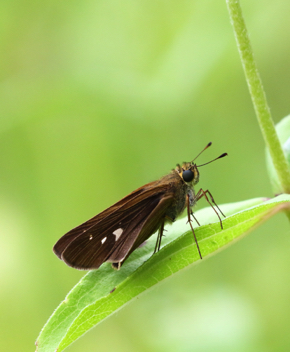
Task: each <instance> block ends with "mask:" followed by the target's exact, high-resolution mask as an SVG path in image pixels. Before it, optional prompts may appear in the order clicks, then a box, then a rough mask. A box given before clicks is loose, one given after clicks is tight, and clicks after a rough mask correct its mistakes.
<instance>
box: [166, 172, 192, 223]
mask: <svg viewBox="0 0 290 352" xmlns="http://www.w3.org/2000/svg"><path fill="white" fill-rule="evenodd" d="M162 181H165V182H168V183H169V184H170V185H171V190H170V191H171V192H172V193H173V195H172V199H173V201H172V204H171V206H170V207H168V208H167V211H166V217H167V218H169V219H171V220H172V221H174V220H175V219H176V218H177V217H178V216H179V215H180V214H181V213H182V212H183V210H184V209H185V207H186V196H187V195H188V197H189V204H190V207H192V206H193V205H194V204H195V201H194V197H195V192H194V188H193V182H185V181H184V180H183V179H182V178H181V177H180V175H179V173H178V172H177V170H172V172H171V173H170V174H169V175H166V176H164V177H163V178H162Z"/></svg>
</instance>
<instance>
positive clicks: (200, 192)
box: [195, 188, 226, 229]
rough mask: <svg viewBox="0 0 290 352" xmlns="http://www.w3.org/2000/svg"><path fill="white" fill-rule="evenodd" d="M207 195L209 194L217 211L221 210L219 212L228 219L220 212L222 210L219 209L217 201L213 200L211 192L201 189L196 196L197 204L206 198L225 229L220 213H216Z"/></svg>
mask: <svg viewBox="0 0 290 352" xmlns="http://www.w3.org/2000/svg"><path fill="white" fill-rule="evenodd" d="M206 194H208V195H209V196H210V199H211V201H212V202H213V204H214V205H215V206H216V207H217V209H218V210H219V212H220V213H221V214H222V215H223V216H224V217H226V216H225V215H224V213H223V212H222V211H221V210H220V208H219V207H218V205H217V204H216V202H215V200H214V199H213V196H212V194H211V193H210V191H209V190H208V189H207V190H206V191H204V190H203V189H202V188H201V189H200V190H199V191H198V192H197V194H196V196H195V199H196V202H197V201H198V200H199V199H200V198H202V197H204V198H205V199H206V200H207V202H208V204H209V205H210V206H211V207H212V208H213V210H214V212H215V213H216V215H217V216H218V218H219V221H220V225H221V228H222V229H223V223H222V219H221V217H220V216H219V213H218V212H217V211H216V209H215V207H214V206H213V205H212V204H211V202H210V201H209V199H208V197H207V195H206Z"/></svg>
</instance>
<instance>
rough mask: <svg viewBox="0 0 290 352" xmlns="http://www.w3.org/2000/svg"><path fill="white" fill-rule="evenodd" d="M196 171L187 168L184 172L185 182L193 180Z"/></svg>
mask: <svg viewBox="0 0 290 352" xmlns="http://www.w3.org/2000/svg"><path fill="white" fill-rule="evenodd" d="M193 177H194V173H193V172H192V171H191V170H185V171H183V173H182V178H183V179H184V181H185V182H191V181H192V180H193Z"/></svg>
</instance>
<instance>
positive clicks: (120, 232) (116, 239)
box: [113, 227, 124, 241]
mask: <svg viewBox="0 0 290 352" xmlns="http://www.w3.org/2000/svg"><path fill="white" fill-rule="evenodd" d="M123 231H124V230H123V229H121V227H120V228H119V229H117V230H115V231H114V232H113V235H115V236H116V238H115V241H118V239H119V237H120V236H121V235H122V233H123Z"/></svg>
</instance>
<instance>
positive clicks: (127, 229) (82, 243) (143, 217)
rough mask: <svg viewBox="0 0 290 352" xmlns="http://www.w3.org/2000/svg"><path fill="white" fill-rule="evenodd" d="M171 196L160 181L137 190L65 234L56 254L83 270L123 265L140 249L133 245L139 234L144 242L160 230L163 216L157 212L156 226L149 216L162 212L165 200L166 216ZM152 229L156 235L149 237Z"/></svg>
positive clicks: (55, 248)
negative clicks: (109, 264) (104, 264)
mask: <svg viewBox="0 0 290 352" xmlns="http://www.w3.org/2000/svg"><path fill="white" fill-rule="evenodd" d="M165 193H166V197H165V196H164V195H165ZM171 193H172V194H173V192H171V191H170V184H164V183H162V184H159V182H158V181H156V182H152V183H150V184H147V185H145V186H143V187H141V188H139V189H137V190H136V191H134V192H132V193H131V194H129V195H128V196H127V197H125V198H123V199H121V200H120V201H119V202H117V203H116V204H114V205H113V206H111V207H110V208H108V209H106V210H104V211H103V212H102V213H100V214H98V215H96V216H95V217H93V218H92V219H90V220H88V221H86V222H85V223H83V224H82V225H80V226H78V227H76V228H74V229H72V230H71V231H69V232H68V233H66V234H65V235H64V236H63V237H61V238H60V240H59V241H58V242H57V243H56V244H55V246H54V252H55V253H56V255H57V256H58V257H59V258H60V259H62V260H63V261H64V262H65V263H66V264H68V265H69V266H72V267H74V268H77V269H84V270H89V269H97V268H98V267H99V266H100V265H101V264H102V263H103V262H105V261H107V260H108V261H111V262H120V261H123V260H124V259H125V257H126V256H127V255H128V254H129V253H131V251H132V248H134V249H135V248H137V247H138V245H139V244H138V245H136V246H134V243H135V242H136V239H137V238H138V237H139V234H140V233H141V234H142V238H145V237H146V236H147V238H148V237H149V236H150V235H151V234H152V233H153V232H154V231H155V228H156V227H157V228H158V225H159V223H160V221H161V219H162V212H161V211H160V210H159V211H158V213H157V215H158V218H157V217H155V221H154V224H153V223H152V220H151V221H149V219H150V218H152V217H151V216H150V215H151V214H153V212H154V210H155V211H156V209H160V204H161V203H162V199H164V198H166V204H165V203H163V213H164V214H165V212H166V208H167V207H168V206H169V205H170V204H171V202H172V199H173V197H172V196H170V195H171ZM149 224H151V225H150V226H149ZM145 225H146V226H145ZM144 226H145V227H144ZM153 228H154V229H153ZM144 229H147V230H146V231H144ZM152 229H153V232H151V233H149V232H150V231H151V230H152ZM145 239H146V238H145ZM145 239H144V240H143V241H145ZM143 241H142V242H143ZM139 242H140V241H137V243H139Z"/></svg>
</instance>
